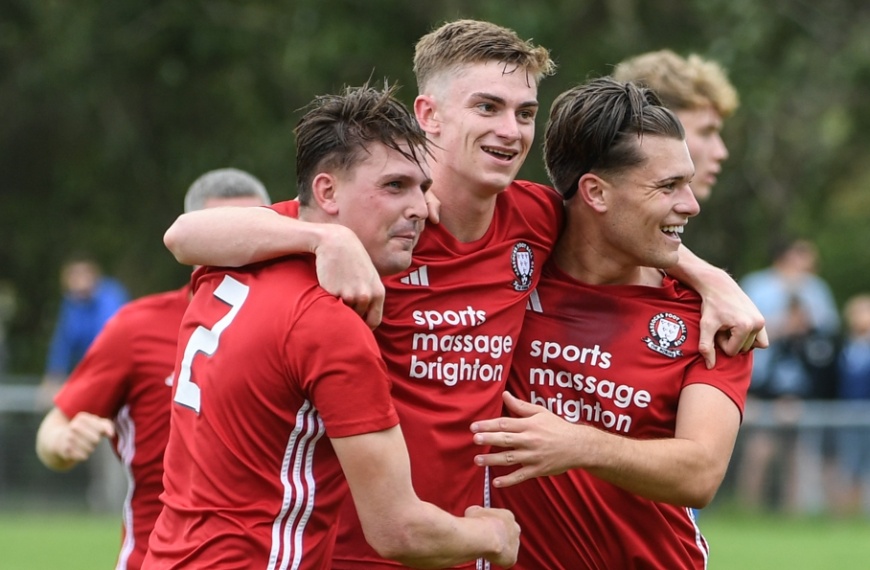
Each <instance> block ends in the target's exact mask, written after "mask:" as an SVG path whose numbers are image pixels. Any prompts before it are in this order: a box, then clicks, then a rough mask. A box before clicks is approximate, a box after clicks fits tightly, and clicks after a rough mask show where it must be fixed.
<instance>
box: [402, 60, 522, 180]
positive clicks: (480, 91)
mask: <svg viewBox="0 0 870 570" xmlns="http://www.w3.org/2000/svg"><path fill="white" fill-rule="evenodd" d="M428 87H429V92H428V93H427V94H423V95H420V96H419V97H418V98H417V99H418V101H417V102H416V104H415V109H416V110H417V118H418V120H419V121H420V124H421V126H422V127H423V129H424V130H425V131H426V133H427V135H428V137H429V139H430V140H431V141H432V142H433V143H434V145H433V146H434V149H433V152H434V156H435V162H434V163H433V169H434V170H435V174H434V177H435V180H436V182H437V184H438V185H439V186H441V187H444V186H447V185H454V186H455V185H461V186H462V187H464V188H468V189H469V190H470V191H472V192H474V193H476V194H481V195H492V194H497V193H499V192H501V191H503V190H504V189H505V188H506V187H507V186H508V185H509V184H510V183H511V182H513V180H514V178H515V177H516V176H517V173H518V172H519V169H520V167H521V166H522V164H523V161H524V160H525V158H526V156H527V155H528V152H529V148H530V147H531V145H532V140H533V139H534V136H535V115H536V114H537V111H538V100H537V93H538V88H537V84H536V83H535V78H534V77H532V76H530V75H528V74H527V73H526V71H525V70H524V69H522V68H518V67H516V66H511V65H509V64H504V63H501V62H497V61H491V62H488V63H476V64H471V65H465V66H463V67H461V68H459V69H458V70H456V69H454V70H452V71H448V72H444V73H443V74H442V75H441V76H440V77H437V78H435V79H433V80H432V81H431V82H430V84H429V86H428Z"/></svg>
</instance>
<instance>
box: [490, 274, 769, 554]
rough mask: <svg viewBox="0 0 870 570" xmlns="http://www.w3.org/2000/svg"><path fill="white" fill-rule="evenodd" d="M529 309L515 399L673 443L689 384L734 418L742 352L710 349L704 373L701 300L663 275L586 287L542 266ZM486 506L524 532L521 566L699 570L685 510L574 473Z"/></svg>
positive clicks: (740, 394) (748, 360)
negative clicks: (647, 282)
mask: <svg viewBox="0 0 870 570" xmlns="http://www.w3.org/2000/svg"><path fill="white" fill-rule="evenodd" d="M529 305H530V310H529V311H528V312H527V315H526V319H525V323H524V325H523V330H522V334H521V335H520V339H519V342H518V344H517V347H516V354H515V356H514V361H513V370H512V374H511V378H510V381H509V389H510V390H511V391H512V393H513V394H515V395H516V396H518V397H520V398H522V399H524V400H528V401H531V402H533V403H536V404H539V405H543V406H546V407H548V408H549V409H550V410H551V411H553V412H554V413H557V414H558V415H561V416H562V417H564V418H565V419H566V420H568V421H571V422H582V423H586V424H590V425H593V426H595V427H598V428H600V429H604V430H607V431H610V432H612V433H616V434H619V435H624V436H627V437H632V438H637V439H661V438H672V437H673V436H674V429H675V424H676V415H677V404H678V402H679V398H680V392H681V390H682V389H683V388H684V387H685V386H688V385H690V384H696V383H701V384H709V385H711V386H714V387H716V388H718V389H719V390H721V391H722V392H724V393H725V394H726V395H727V396H728V397H729V398H731V400H733V402H734V404H735V405H736V406H737V407H738V408H739V409H740V410H741V413H742V411H743V405H744V403H745V399H746V391H747V389H748V387H749V378H750V371H751V367H752V357H751V355H749V354H743V355H740V356H737V357H734V358H728V357H726V356H725V355H724V354H720V355H719V358H717V360H716V367H715V368H714V369H713V370H707V368H706V366H705V364H704V360H703V358H702V357H701V355H700V353H699V352H698V337H699V321H700V308H701V300H700V297H699V296H698V295H697V293H695V292H694V291H692V290H690V289H687V288H685V287H683V286H682V285H680V284H679V283H678V282H676V281H675V280H673V279H672V278H669V277H666V278H665V281H664V286H663V287H661V288H655V287H641V286H617V285H614V286H591V285H586V284H583V283H580V282H578V281H576V280H574V279H572V278H571V277H569V276H567V275H566V274H564V273H562V272H561V271H559V270H558V269H557V268H556V267H555V266H554V265H553V264H548V266H547V267H546V268H545V270H544V276H543V277H542V279H541V282H540V284H539V285H538V288H537V290H536V292H535V294H533V295H532V297H531V299H530V303H529ZM512 470H513V469H508V470H505V472H507V471H512ZM494 475H495V473H494ZM493 503H494V505H495V506H501V507H505V508H509V509H511V510H512V511H513V512H514V513H515V515H516V517H517V521H518V522H519V524H520V526H521V528H522V533H523V534H522V545H521V547H520V556H519V562H518V563H517V565H516V566H515V568H517V569H520V570H540V569H542V568H547V569H548V570H575V569H577V568H598V569H602V570H604V569H607V570H610V569H613V568H669V569H681V568H686V569H688V568H705V567H706V560H707V554H708V549H707V543H706V540H705V539H704V537H703V536H702V534H701V532H700V530H699V529H698V526H697V525H696V523H695V521H694V519H693V516H692V513H691V509H688V508H683V507H677V506H673V505H668V504H664V503H659V502H655V501H651V500H648V499H644V498H641V497H638V496H637V495H634V494H632V493H630V492H628V491H624V490H622V489H621V488H619V487H617V486H615V485H612V484H610V483H607V482H605V481H603V480H601V479H598V478H596V477H594V476H592V475H590V474H588V473H587V472H585V471H583V470H579V469H576V470H572V471H569V472H567V473H565V474H562V475H559V476H554V477H540V478H536V479H531V480H529V481H526V482H524V483H521V484H519V485H516V486H513V487H509V488H507V489H498V490H493Z"/></svg>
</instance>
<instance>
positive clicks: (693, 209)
mask: <svg viewBox="0 0 870 570" xmlns="http://www.w3.org/2000/svg"><path fill="white" fill-rule="evenodd" d="M639 140H641V142H640V150H641V153H642V154H643V155H644V156H645V160H644V161H643V162H642V163H641V164H639V165H638V166H636V167H634V168H629V169H627V170H626V171H624V172H623V173H621V174H618V175H613V176H610V177H608V178H607V179H606V180H605V182H604V193H603V198H602V201H603V204H604V210H605V211H604V217H603V218H602V219H601V222H602V223H601V227H600V231H601V234H602V235H601V237H602V243H604V244H606V245H605V247H606V248H607V249H606V250H605V251H606V254H607V257H609V258H610V259H612V260H613V261H615V262H616V263H618V264H620V265H622V266H624V267H625V268H627V269H629V270H630V269H631V268H633V267H637V266H644V267H659V268H667V267H671V266H673V265H674V264H676V263H677V261H678V259H679V256H678V249H679V247H680V243H681V240H680V234H681V233H682V232H683V228H684V226H685V225H686V223H687V222H688V219H689V218H690V217H692V216H696V215H697V214H698V212H699V211H700V207H699V206H698V201H697V200H696V199H695V196H694V195H693V193H692V190H691V189H690V187H689V181H690V180H691V179H692V172H693V168H692V159H691V158H690V157H689V151H688V148H687V147H686V143H685V142H684V141H682V140H679V139H675V138H670V137H662V136H651V135H644V137H643V138H642V139H639Z"/></svg>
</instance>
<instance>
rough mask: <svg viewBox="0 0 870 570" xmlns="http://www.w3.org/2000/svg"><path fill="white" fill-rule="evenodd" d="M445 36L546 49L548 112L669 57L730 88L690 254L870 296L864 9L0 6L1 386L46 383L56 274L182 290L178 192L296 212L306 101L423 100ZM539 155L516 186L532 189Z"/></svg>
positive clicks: (144, 289) (374, 2)
mask: <svg viewBox="0 0 870 570" xmlns="http://www.w3.org/2000/svg"><path fill="white" fill-rule="evenodd" d="M458 17H473V18H481V19H489V20H492V21H494V22H497V23H500V24H503V25H506V26H509V27H511V28H514V29H515V30H517V32H518V33H519V34H520V35H521V36H523V37H527V38H533V39H534V40H535V41H536V42H537V43H540V44H542V45H545V46H547V47H549V48H550V49H551V50H552V53H553V55H554V57H555V59H556V60H557V62H558V64H559V72H558V74H557V75H556V76H555V77H553V78H548V79H547V80H545V82H544V83H543V84H542V86H541V90H540V100H541V103H542V109H543V111H544V112H543V113H542V114H541V118H540V120H539V123H538V126H539V131H541V130H542V129H543V125H544V121H545V117H546V110H547V109H548V107H549V104H550V102H551V101H552V100H553V98H554V97H555V95H556V94H557V93H559V92H560V91H562V90H564V89H566V88H567V87H569V86H571V85H573V84H576V83H578V82H580V81H583V80H585V79H587V78H589V77H592V76H597V75H602V74H606V73H608V72H609V71H610V69H612V66H613V65H614V64H616V63H617V62H619V61H620V60H621V59H622V58H624V57H627V56H630V55H633V54H636V53H639V52H641V51H647V50H650V49H660V48H663V47H669V48H672V49H674V50H675V51H678V52H680V53H684V54H686V53H690V52H696V53H699V54H701V55H704V56H708V57H712V58H715V59H717V60H719V61H720V62H722V63H723V65H724V66H725V67H726V68H727V69H728V70H729V72H730V76H731V78H732V80H733V81H734V83H735V85H736V86H737V88H738V90H739V92H740V95H741V103H742V104H741V107H740V108H739V109H738V112H737V114H736V115H735V116H734V117H733V118H732V119H731V120H730V121H729V123H728V124H727V126H726V130H725V139H726V142H727V143H728V144H729V147H730V150H731V158H730V160H729V161H728V162H727V163H726V165H725V172H724V173H723V176H722V177H721V179H720V182H719V185H718V186H717V188H716V189H715V192H714V197H713V199H712V200H711V201H710V202H709V203H707V204H705V207H704V212H702V214H701V215H700V216H699V217H698V219H697V220H695V221H694V222H693V223H692V224H690V226H689V228H690V229H689V231H688V232H687V237H686V241H687V242H688V244H689V246H690V247H692V248H693V249H695V250H696V251H698V252H699V253H701V254H702V255H703V256H705V257H706V258H708V259H710V260H711V261H713V262H715V263H717V264H719V265H724V266H727V267H728V268H729V269H730V270H732V271H733V272H734V273H735V274H738V275H739V274H742V273H743V272H745V271H748V270H750V269H753V268H756V267H759V266H761V265H764V264H766V263H767V261H768V260H767V253H766V252H767V246H768V245H769V244H770V243H771V241H772V240H773V239H775V238H776V237H778V235H780V234H784V233H788V232H799V233H802V234H804V235H807V236H809V237H812V238H814V239H816V240H817V241H818V242H819V244H820V245H821V246H822V251H823V255H824V266H823V271H824V275H825V277H827V278H828V279H829V280H830V281H831V282H832V284H833V285H834V288H835V291H836V292H837V294H838V297H839V298H840V300H843V299H844V298H845V296H846V295H848V294H851V293H853V292H855V291H858V290H864V289H870V258H868V256H867V255H866V254H864V252H863V249H864V248H863V244H865V243H867V241H868V238H870V224H868V221H867V220H868V215H867V214H868V212H870V197H868V195H870V192H868V191H867V188H868V185H870V166H868V164H870V163H868V161H867V160H866V157H867V156H868V155H870V134H868V133H870V106H868V105H867V104H866V102H865V101H866V95H865V94H866V92H867V90H868V87H870V35H868V34H867V33H866V30H867V29H870V5H868V4H867V3H866V2H863V1H861V0H830V1H829V2H825V3H821V4H820V3H811V2H808V1H796V0H772V1H770V2H757V1H755V0H660V1H657V2H643V1H642V0H607V1H605V0H536V1H534V2H531V1H526V2H523V1H520V2H503V1H498V0H478V1H475V2H465V1H459V0H449V1H448V0H445V1H442V2H396V1H395V0H297V1H295V2H279V3H275V2H266V1H263V0H250V1H247V2H230V1H227V0H215V1H211V0H208V1H206V0H200V1H194V2H170V1H166V0H163V1H156V2H144V1H142V0H115V1H113V2H97V1H95V0H82V1H80V2H72V3H66V2H58V1H57V0H29V1H25V0H7V1H6V2H4V3H3V4H2V6H0V181H2V190H0V281H4V282H6V283H11V284H13V285H14V287H15V289H16V290H17V291H18V310H17V312H16V316H15V320H14V321H13V323H12V330H11V335H12V341H13V342H12V349H13V364H14V368H15V369H17V370H19V371H24V372H39V371H40V370H41V367H42V359H43V357H44V352H45V343H46V341H47V338H48V335H49V334H50V328H51V325H52V323H53V319H54V316H55V312H56V310H57V301H58V295H59V291H58V283H57V272H58V267H59V265H60V262H61V259H62V258H63V257H64V255H65V254H66V253H68V252H69V251H71V250H80V249H85V250H90V251H93V252H95V254H97V255H98V257H100V258H101V259H102V260H103V261H104V263H105V265H106V268H107V270H108V271H109V272H110V273H113V274H115V275H117V276H119V277H120V278H121V279H122V280H123V281H124V282H125V283H126V284H127V285H128V287H129V288H130V289H131V291H132V292H133V294H134V295H137V296H138V295H142V294H145V293H150V292H154V291H158V290H163V289H168V288H172V287H175V286H178V285H179V284H181V283H182V282H184V280H185V279H186V278H187V275H188V271H187V269H186V268H182V267H180V266H178V265H177V264H176V263H175V262H174V260H173V259H172V257H171V256H170V255H169V254H168V253H167V252H166V251H165V249H164V248H163V246H162V242H161V238H162V234H163V231H164V230H165V229H166V227H168V226H169V224H170V223H171V222H172V220H173V219H174V218H175V216H176V215H178V214H179V213H180V211H181V205H182V204H181V202H182V196H183V194H184V191H185V190H186V188H187V186H188V185H189V184H190V182H191V181H193V180H194V179H195V178H196V177H197V176H198V175H199V174H201V173H202V172H204V171H206V170H209V169H212V168H217V167H223V166H236V167H239V168H244V169H246V170H249V171H250V172H252V173H254V174H256V175H257V176H259V177H260V178H261V179H262V180H263V181H264V182H265V183H266V185H267V186H268V187H269V189H270V191H271V193H272V195H273V197H274V198H275V199H286V198H289V197H292V196H293V195H294V160H293V152H294V143H293V137H292V129H293V126H294V125H295V122H296V120H298V118H299V116H300V113H299V112H298V111H299V109H300V108H301V107H303V106H304V105H305V104H306V103H307V102H308V101H310V100H311V98H312V97H313V96H314V95H316V94H320V93H326V92H332V91H335V90H337V89H339V88H340V87H341V86H342V85H345V84H359V83H362V82H364V81H366V80H367V79H370V78H372V79H374V80H380V79H381V78H383V77H389V78H390V79H391V80H393V81H397V82H399V83H400V84H401V85H403V86H404V87H403V89H402V90H401V91H400V96H402V97H403V98H404V99H405V100H406V102H408V103H410V102H411V101H412V100H413V96H414V95H415V86H414V81H413V75H412V73H411V59H412V55H413V45H414V43H415V41H416V40H417V38H418V37H419V36H420V35H422V34H423V33H425V32H426V31H428V30H429V29H431V28H432V27H434V26H436V25H437V24H439V23H441V22H443V21H445V20H450V19H455V18H458ZM540 162H541V161H540V153H539V151H538V150H537V149H536V150H535V152H533V153H532V155H531V156H530V158H529V160H528V161H527V165H526V166H525V167H524V170H523V172H522V176H524V177H527V178H532V179H535V180H541V181H543V180H545V174H544V170H543V168H542V167H541V163H540Z"/></svg>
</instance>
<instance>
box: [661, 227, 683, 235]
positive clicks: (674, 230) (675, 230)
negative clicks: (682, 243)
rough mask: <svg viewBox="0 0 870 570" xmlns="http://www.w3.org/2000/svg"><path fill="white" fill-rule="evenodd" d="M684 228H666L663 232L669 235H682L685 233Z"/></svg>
mask: <svg viewBox="0 0 870 570" xmlns="http://www.w3.org/2000/svg"><path fill="white" fill-rule="evenodd" d="M683 227H684V226H664V227H663V228H662V231H663V232H666V233H669V234H681V233H683Z"/></svg>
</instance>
